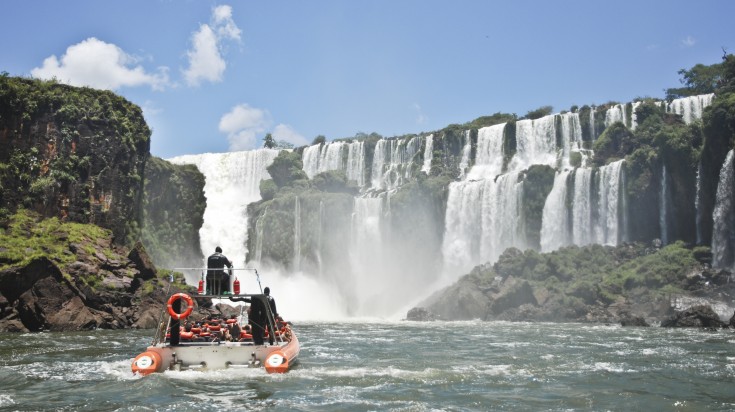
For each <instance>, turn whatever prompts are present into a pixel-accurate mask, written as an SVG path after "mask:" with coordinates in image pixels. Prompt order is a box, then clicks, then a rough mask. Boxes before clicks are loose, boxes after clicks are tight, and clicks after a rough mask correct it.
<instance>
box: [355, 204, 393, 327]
mask: <svg viewBox="0 0 735 412" xmlns="http://www.w3.org/2000/svg"><path fill="white" fill-rule="evenodd" d="M382 214H383V198H382V197H375V198H369V197H363V198H361V197H357V198H355V203H354V211H353V213H352V228H351V231H352V247H351V250H350V260H351V266H352V274H353V280H354V282H351V285H349V286H350V287H351V289H352V290H351V293H350V294H351V295H353V300H354V302H353V303H354V305H353V308H355V309H356V310H357V311H358V313H362V312H361V309H362V305H363V304H367V303H368V302H367V301H366V300H365V299H369V298H370V297H372V296H373V295H374V294H376V293H380V292H381V290H382V288H383V287H384V284H383V283H382V282H378V279H380V277H381V275H382V274H384V273H385V270H384V269H385V268H383V267H382V262H383V261H384V257H383V247H382V246H383V231H382V228H381V220H382V219H381V217H382Z"/></svg>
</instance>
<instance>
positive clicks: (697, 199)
mask: <svg viewBox="0 0 735 412" xmlns="http://www.w3.org/2000/svg"><path fill="white" fill-rule="evenodd" d="M696 189H697V193H696V195H695V196H694V212H695V224H696V228H697V244H698V245H699V244H701V243H702V210H701V204H702V161H701V160H700V161H699V165H697V186H696Z"/></svg>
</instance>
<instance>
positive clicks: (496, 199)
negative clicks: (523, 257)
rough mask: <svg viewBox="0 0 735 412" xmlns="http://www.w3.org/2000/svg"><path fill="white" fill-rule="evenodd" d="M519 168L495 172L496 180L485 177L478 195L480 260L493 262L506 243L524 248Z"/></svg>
mask: <svg viewBox="0 0 735 412" xmlns="http://www.w3.org/2000/svg"><path fill="white" fill-rule="evenodd" d="M519 174H520V173H519V172H510V173H506V174H504V175H501V176H498V178H497V179H496V180H485V181H484V186H485V187H484V190H483V196H482V209H481V211H482V215H481V217H482V225H481V226H480V227H481V229H482V231H481V242H480V247H481V250H480V258H481V260H480V261H481V262H488V261H490V262H494V261H496V260H497V259H498V257H499V256H500V254H501V253H502V252H503V251H504V250H505V249H507V248H509V247H517V248H520V249H525V248H526V247H527V245H526V238H525V235H524V234H523V219H522V217H521V216H522V214H521V209H522V206H523V202H522V194H523V182H519V181H518V178H519Z"/></svg>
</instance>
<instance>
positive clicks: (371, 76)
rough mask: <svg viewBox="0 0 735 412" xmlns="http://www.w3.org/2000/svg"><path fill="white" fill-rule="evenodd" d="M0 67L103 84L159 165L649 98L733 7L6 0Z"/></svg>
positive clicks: (672, 81) (624, 0)
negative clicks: (139, 118) (142, 132)
mask: <svg viewBox="0 0 735 412" xmlns="http://www.w3.org/2000/svg"><path fill="white" fill-rule="evenodd" d="M2 11H3V13H2V14H3V19H2V24H0V39H1V40H0V72H7V73H8V74H9V75H11V76H24V77H34V78H41V79H50V78H56V79H57V80H58V81H61V82H64V83H69V84H73V85H79V86H89V87H94V88H99V89H107V90H112V91H114V92H116V93H118V94H120V95H122V96H123V97H125V98H127V99H128V100H130V101H132V102H133V103H135V104H137V105H139V106H140V107H141V108H142V109H143V113H144V116H145V118H146V121H147V123H148V125H149V126H150V127H151V129H152V137H151V152H152V154H153V155H155V156H158V157H162V158H170V157H174V156H179V155H184V154H199V153H207V152H214V153H219V152H229V151H240V150H251V149H255V148H258V147H262V144H263V143H262V142H263V138H264V137H265V135H266V134H267V133H271V134H272V135H273V136H274V138H275V139H276V140H284V141H287V142H290V143H292V144H294V145H296V146H301V145H305V144H309V143H311V142H312V141H313V140H314V138H315V137H317V136H319V135H323V136H325V137H326V138H327V140H333V139H339V138H349V137H353V136H355V135H357V134H358V133H373V132H375V133H378V134H380V135H383V136H385V137H392V136H399V135H404V134H413V133H422V132H431V131H435V130H439V129H442V128H443V127H445V126H447V125H449V124H454V123H460V124H461V123H465V122H468V121H471V120H473V119H475V118H477V117H480V116H484V115H490V114H493V113H496V112H503V113H516V114H518V115H519V116H523V115H525V114H526V113H527V112H529V111H531V110H534V109H536V108H539V107H541V106H552V107H553V110H554V112H560V111H563V110H569V109H570V108H571V107H572V106H573V105H578V106H582V105H585V104H602V103H606V102H609V101H617V102H628V101H631V100H633V99H634V98H636V97H644V96H645V97H655V98H663V97H664V90H665V89H666V88H669V87H679V86H680V82H679V79H680V76H679V74H678V73H677V72H678V71H679V70H680V69H689V68H691V67H692V66H694V65H695V64H698V63H702V64H713V63H718V62H719V61H720V59H721V57H722V54H723V48H724V49H725V50H727V52H729V53H735V24H733V20H732V19H733V16H735V1H731V0H703V1H700V2H692V1H686V2H685V1H680V0H651V1H638V0H618V1H606V2H601V1H527V0H514V1H489V0H453V1H449V0H446V1H437V0H363V1H348V0H343V1H337V0H313V1H304V0H293V1H289V0H272V1H248V0H238V1H236V0H230V1H210V0H196V1H194V0H180V1H177V0H126V1H102V0H74V1H58V0H5V1H4V2H3V3H2Z"/></svg>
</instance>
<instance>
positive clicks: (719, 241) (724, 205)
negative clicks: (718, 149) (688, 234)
mask: <svg viewBox="0 0 735 412" xmlns="http://www.w3.org/2000/svg"><path fill="white" fill-rule="evenodd" d="M733 156H735V150H730V151H729V152H728V153H727V157H726V158H725V163H723V164H722V169H720V180H719V182H718V183H717V195H716V197H715V208H714V212H713V213H712V220H713V230H712V255H713V261H712V263H713V265H714V266H715V267H726V266H733V268H734V269H735V186H734V185H735V170H734V169H735V167H734V166H733Z"/></svg>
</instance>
